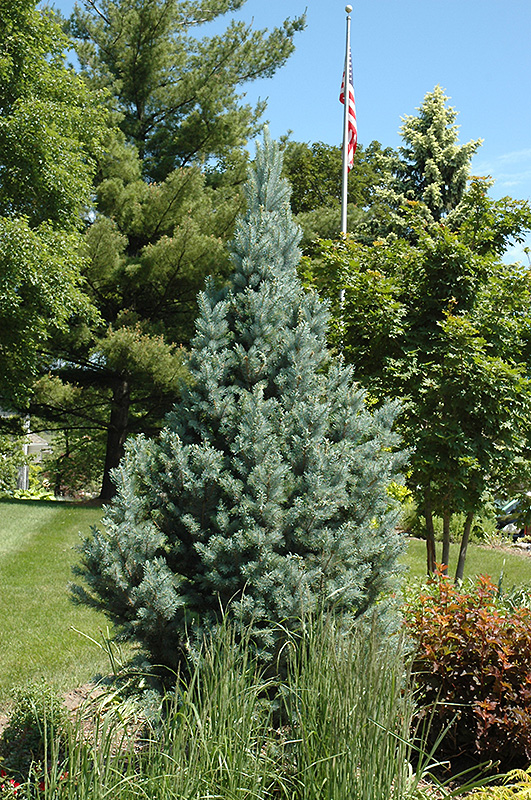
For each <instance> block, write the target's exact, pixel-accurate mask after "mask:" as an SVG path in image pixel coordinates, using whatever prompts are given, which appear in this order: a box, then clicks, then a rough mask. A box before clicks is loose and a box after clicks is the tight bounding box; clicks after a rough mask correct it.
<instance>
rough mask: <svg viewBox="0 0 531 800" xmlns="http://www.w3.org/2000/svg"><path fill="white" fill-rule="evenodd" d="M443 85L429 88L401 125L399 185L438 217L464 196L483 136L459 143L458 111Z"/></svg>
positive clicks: (411, 197)
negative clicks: (474, 157) (452, 105)
mask: <svg viewBox="0 0 531 800" xmlns="http://www.w3.org/2000/svg"><path fill="white" fill-rule="evenodd" d="M447 100H448V97H446V95H445V94H444V91H443V90H442V89H441V87H440V86H436V87H435V89H434V90H433V92H428V93H427V94H426V96H425V98H424V100H423V101H422V105H421V106H420V108H419V109H418V112H419V113H418V114H417V115H416V116H406V117H405V118H404V124H403V125H402V127H401V129H400V133H401V135H402V139H403V141H404V146H403V147H401V148H400V150H399V152H400V157H401V158H400V163H399V166H398V170H397V172H398V179H399V186H400V190H401V192H402V194H403V195H404V197H405V198H406V199H409V200H418V201H421V202H422V203H424V204H425V205H426V206H427V207H428V208H429V210H430V212H431V214H432V216H433V218H434V219H435V220H439V219H441V217H444V216H445V215H446V214H448V212H449V211H451V210H452V209H454V208H455V207H456V206H457V205H458V203H459V202H460V201H461V199H462V198H463V196H464V194H465V192H466V188H467V179H468V177H469V175H470V162H471V160H472V156H473V155H474V153H475V152H476V150H477V149H478V147H479V146H480V145H481V140H480V139H477V140H476V141H470V142H467V143H466V144H459V142H458V138H459V131H458V126H457V125H456V124H455V120H456V118H457V112H456V110H455V109H454V108H452V107H451V106H448V107H447V106H446V101H447Z"/></svg>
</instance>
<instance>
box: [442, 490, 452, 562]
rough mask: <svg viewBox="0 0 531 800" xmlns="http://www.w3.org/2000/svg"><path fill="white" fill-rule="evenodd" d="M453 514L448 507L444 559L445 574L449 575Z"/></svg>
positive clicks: (444, 525)
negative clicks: (451, 520)
mask: <svg viewBox="0 0 531 800" xmlns="http://www.w3.org/2000/svg"><path fill="white" fill-rule="evenodd" d="M451 517H452V512H451V511H450V509H449V508H447V507H446V506H445V507H444V510H443V545H442V558H441V563H442V565H443V572H444V574H445V575H448V564H449V563H450V519H451Z"/></svg>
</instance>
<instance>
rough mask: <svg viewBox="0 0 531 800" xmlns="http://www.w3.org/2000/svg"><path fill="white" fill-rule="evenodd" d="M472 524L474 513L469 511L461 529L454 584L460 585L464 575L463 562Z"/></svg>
mask: <svg viewBox="0 0 531 800" xmlns="http://www.w3.org/2000/svg"><path fill="white" fill-rule="evenodd" d="M473 522H474V512H473V511H469V513H468V514H467V516H466V520H465V527H464V528H463V538H462V539H461V549H460V550H459V561H458V562H457V569H456V571H455V582H456V583H461V581H462V580H463V575H464V574H465V560H466V551H467V547H468V540H469V538H470V531H471V530H472V523H473Z"/></svg>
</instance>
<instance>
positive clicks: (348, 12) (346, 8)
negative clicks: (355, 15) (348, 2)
mask: <svg viewBox="0 0 531 800" xmlns="http://www.w3.org/2000/svg"><path fill="white" fill-rule="evenodd" d="M345 11H346V12H347V14H350V12H351V11H352V6H345Z"/></svg>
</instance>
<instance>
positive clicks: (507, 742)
mask: <svg viewBox="0 0 531 800" xmlns="http://www.w3.org/2000/svg"><path fill="white" fill-rule="evenodd" d="M404 611H405V620H406V626H407V629H408V630H409V632H410V633H411V635H412V636H413V637H414V639H415V640H416V642H417V647H418V649H417V653H416V657H415V660H414V667H413V672H414V673H415V679H416V684H417V686H418V689H419V695H420V696H419V700H420V702H421V703H423V704H424V705H425V707H426V710H425V711H424V712H423V713H424V714H427V713H430V714H433V719H432V724H431V725H432V727H431V738H432V739H434V738H435V737H436V736H437V735H438V734H439V732H440V731H441V730H442V729H443V728H444V727H445V726H447V725H449V726H450V727H449V730H448V733H447V735H446V736H445V737H444V739H443V741H442V744H441V746H440V747H441V752H442V753H443V754H446V755H460V754H463V753H465V752H466V753H468V754H472V753H475V754H476V755H477V756H478V758H479V759H480V760H484V759H494V760H498V759H499V760H500V761H501V762H502V764H508V763H510V762H516V763H518V764H523V763H526V764H527V763H528V762H529V759H530V758H531V611H530V610H529V609H527V608H512V609H511V608H510V607H508V606H503V605H501V604H500V603H498V591H497V588H496V586H495V585H494V584H493V583H492V582H491V580H490V578H488V577H479V578H478V579H477V581H476V582H475V583H474V584H472V585H471V587H470V588H468V589H464V588H459V587H456V586H455V585H453V584H452V583H451V582H450V580H449V579H448V577H446V576H444V575H442V574H437V575H436V576H435V577H434V578H433V579H431V580H430V581H428V583H427V585H426V586H425V587H424V588H423V589H422V590H421V591H420V592H419V593H418V594H417V595H416V596H415V597H414V598H410V599H409V600H408V602H407V603H406V604H405V608H404ZM428 710H429V711H428Z"/></svg>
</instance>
